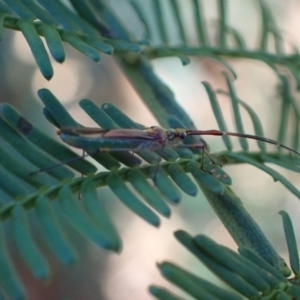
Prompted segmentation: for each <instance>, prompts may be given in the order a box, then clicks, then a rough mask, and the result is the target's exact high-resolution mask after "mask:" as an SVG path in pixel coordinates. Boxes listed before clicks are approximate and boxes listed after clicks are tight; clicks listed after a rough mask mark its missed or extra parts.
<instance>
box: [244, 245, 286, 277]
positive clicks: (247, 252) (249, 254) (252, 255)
mask: <svg viewBox="0 0 300 300" xmlns="http://www.w3.org/2000/svg"><path fill="white" fill-rule="evenodd" d="M238 251H239V253H240V254H241V255H242V256H244V257H245V258H247V259H248V260H250V261H252V262H253V263H254V264H256V265H257V266H259V267H260V268H262V269H264V270H266V271H267V272H268V273H270V274H272V276H274V277H276V278H277V280H278V283H279V282H285V281H286V278H285V277H284V276H283V275H282V274H281V273H280V272H279V271H278V270H276V269H275V268H274V267H273V266H272V265H270V264H269V263H267V262H266V261H265V260H264V259H263V258H261V257H260V256H259V255H258V254H257V253H256V252H254V251H253V250H251V249H249V248H245V247H240V248H239V249H238Z"/></svg>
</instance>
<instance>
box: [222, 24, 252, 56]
mask: <svg viewBox="0 0 300 300" xmlns="http://www.w3.org/2000/svg"><path fill="white" fill-rule="evenodd" d="M226 32H227V34H231V36H232V37H233V39H234V41H235V44H236V48H237V49H241V50H246V49H247V46H246V43H245V41H244V39H243V36H242V35H241V34H240V33H239V32H238V31H237V30H236V29H235V28H233V27H231V26H228V25H226Z"/></svg>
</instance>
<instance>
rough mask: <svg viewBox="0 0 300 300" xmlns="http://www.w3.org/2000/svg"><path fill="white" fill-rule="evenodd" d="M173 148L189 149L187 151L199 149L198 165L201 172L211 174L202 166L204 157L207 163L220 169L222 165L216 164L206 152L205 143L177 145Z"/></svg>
mask: <svg viewBox="0 0 300 300" xmlns="http://www.w3.org/2000/svg"><path fill="white" fill-rule="evenodd" d="M175 148H189V149H200V150H201V164H200V168H201V170H203V171H205V172H207V173H210V174H212V173H211V172H210V171H209V170H207V169H206V168H205V166H204V161H205V156H207V157H208V159H209V161H210V162H211V163H212V164H214V165H217V166H220V167H222V165H221V164H220V163H218V162H216V161H215V160H214V159H213V158H212V157H211V155H209V153H208V151H207V145H206V143H205V142H202V141H201V142H199V143H195V144H177V145H176V146H175Z"/></svg>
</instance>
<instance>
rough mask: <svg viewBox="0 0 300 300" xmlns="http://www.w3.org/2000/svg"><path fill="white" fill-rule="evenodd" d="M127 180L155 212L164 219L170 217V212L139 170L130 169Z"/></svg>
mask: <svg viewBox="0 0 300 300" xmlns="http://www.w3.org/2000/svg"><path fill="white" fill-rule="evenodd" d="M128 180H129V182H130V183H131V184H132V186H133V187H134V188H135V190H136V191H137V192H138V193H139V194H140V195H141V196H142V198H143V199H144V200H145V201H146V202H147V203H148V204H149V205H150V206H151V207H152V208H153V209H155V210H156V211H157V212H159V213H160V214H162V215H163V216H165V217H169V216H170V215H171V210H170V208H169V206H168V205H167V204H166V203H165V201H164V200H163V199H162V198H161V196H160V195H159V194H158V193H157V192H156V190H155V189H153V186H151V185H150V184H149V183H148V182H147V179H146V177H145V176H144V174H143V173H142V172H141V171H140V170H139V169H132V170H131V171H130V172H129V173H128Z"/></svg>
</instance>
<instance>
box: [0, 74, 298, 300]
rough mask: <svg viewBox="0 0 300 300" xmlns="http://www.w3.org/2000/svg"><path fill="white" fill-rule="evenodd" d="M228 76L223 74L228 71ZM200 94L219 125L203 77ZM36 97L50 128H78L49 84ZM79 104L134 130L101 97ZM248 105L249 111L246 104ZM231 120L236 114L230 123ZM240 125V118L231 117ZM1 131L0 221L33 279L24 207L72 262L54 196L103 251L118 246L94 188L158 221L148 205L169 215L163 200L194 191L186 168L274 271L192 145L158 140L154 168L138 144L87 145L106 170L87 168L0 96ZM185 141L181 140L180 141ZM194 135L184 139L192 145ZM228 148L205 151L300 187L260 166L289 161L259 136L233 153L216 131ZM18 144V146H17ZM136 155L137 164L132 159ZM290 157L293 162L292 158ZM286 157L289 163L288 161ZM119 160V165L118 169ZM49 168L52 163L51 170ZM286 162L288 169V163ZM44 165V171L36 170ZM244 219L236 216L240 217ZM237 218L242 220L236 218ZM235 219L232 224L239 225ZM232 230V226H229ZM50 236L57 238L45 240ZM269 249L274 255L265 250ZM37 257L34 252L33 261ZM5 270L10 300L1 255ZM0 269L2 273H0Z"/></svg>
mask: <svg viewBox="0 0 300 300" xmlns="http://www.w3.org/2000/svg"><path fill="white" fill-rule="evenodd" d="M227 79H229V77H227ZM204 86H205V88H206V90H207V92H208V95H209V98H210V101H211V105H212V108H213V111H214V113H215V116H216V118H217V121H218V123H219V126H220V128H221V129H222V130H226V124H225V121H224V118H223V117H222V112H221V110H220V108H219V106H218V102H217V98H216V94H215V93H214V91H213V90H212V89H211V87H210V86H209V84H208V83H204ZM228 87H229V93H228V94H229V95H230V98H231V101H232V103H233V105H236V108H235V118H236V119H238V120H241V119H240V118H239V109H238V107H239V104H240V102H238V101H237V97H236V96H235V93H234V88H233V85H232V83H231V81H230V80H228ZM39 97H40V98H41V100H42V101H43V103H44V105H45V108H44V110H43V113H44V115H45V117H46V118H47V119H48V120H49V121H50V122H51V123H52V124H54V125H55V126H57V127H59V128H60V127H68V126H81V124H79V123H78V122H77V121H75V120H74V119H73V118H72V117H71V116H70V115H69V113H68V112H67V111H66V110H65V109H64V107H63V106H62V105H61V104H60V102H59V101H58V100H57V99H56V98H55V96H54V95H53V94H51V93H50V92H49V91H48V90H46V89H43V90H40V91H39ZM80 106H81V108H82V109H83V110H84V111H85V112H86V113H87V114H88V115H89V116H90V117H91V118H92V119H93V120H94V121H95V122H96V123H97V124H99V126H101V127H102V128H109V129H114V128H120V127H121V128H141V127H142V126H141V125H140V124H137V123H135V122H134V121H132V120H131V119H129V118H128V117H127V116H126V115H124V114H123V113H122V112H121V111H119V110H118V109H117V108H116V107H114V106H112V105H110V104H104V105H103V106H102V107H101V108H99V107H97V106H96V105H95V104H94V103H93V102H92V101H90V100H88V99H84V100H82V101H81V102H80ZM248 111H249V112H250V111H251V110H250V109H249V108H248ZM251 114H252V120H253V122H254V127H255V128H257V129H256V130H258V128H261V125H260V123H259V122H258V120H259V119H258V117H257V116H256V115H255V114H254V112H253V111H251ZM169 123H170V126H171V127H181V125H182V124H181V123H180V121H179V120H178V119H176V118H175V117H173V116H171V117H170V118H169ZM237 123H238V122H237ZM239 126H240V128H239V129H240V130H241V126H242V125H241V123H240V124H239ZM0 132H1V141H2V145H3V146H2V147H1V149H0V150H1V155H0V160H1V165H2V168H1V178H2V180H1V182H0V188H1V190H0V192H1V195H2V197H1V199H2V204H1V210H0V216H1V219H2V220H6V219H9V222H11V224H12V236H13V239H14V240H15V243H16V245H17V248H18V250H19V252H20V255H21V256H22V258H23V259H24V261H25V262H26V263H27V265H28V267H29V268H30V270H31V271H32V272H33V274H34V275H35V276H36V277H37V278H40V279H42V278H46V277H48V276H49V272H50V270H49V268H48V265H47V263H46V260H45V258H44V256H43V254H42V253H41V252H40V250H39V249H38V247H37V246H36V244H35V242H34V241H33V239H32V237H31V234H30V229H29V226H28V220H27V214H26V211H27V210H29V209H34V211H35V212H36V215H37V217H38V220H39V222H40V225H41V228H42V230H43V232H44V236H45V238H46V240H47V242H48V245H49V248H50V249H51V250H52V251H53V252H54V253H55V255H56V256H57V257H58V259H60V261H61V262H63V263H70V262H72V261H74V259H75V254H74V249H73V248H72V246H71V245H70V243H69V242H68V240H67V239H66V237H65V235H64V232H63V229H62V228H61V227H60V225H59V223H58V221H57V216H56V213H57V212H56V211H55V210H54V209H53V208H52V204H51V202H52V201H53V200H58V202H59V204H60V207H61V211H62V212H63V214H64V216H65V217H66V218H67V219H68V220H69V221H70V223H71V224H72V225H73V226H74V227H75V229H76V230H78V231H79V232H80V233H82V234H83V235H84V236H85V237H87V238H88V239H90V240H91V241H93V242H94V243H96V244H97V245H99V246H100V247H103V248H105V249H108V250H112V251H118V250H119V249H120V248H121V239H120V237H119V235H118V232H117V231H116V229H115V226H114V225H113V222H112V220H111V219H110V217H109V216H108V215H107V213H106V211H105V208H104V207H103V206H102V204H101V200H100V201H99V199H98V195H97V191H96V188H97V187H98V188H101V187H102V186H108V187H109V188H110V189H111V190H112V191H113V193H114V194H115V195H116V196H117V197H118V198H119V200H120V201H122V202H123V203H124V204H125V205H126V206H127V207H128V208H129V209H131V210H132V211H133V212H134V213H135V214H137V215H138V216H140V217H141V218H143V219H144V220H145V221H146V222H148V223H149V224H151V225H154V226H159V223H160V220H159V217H158V215H157V213H159V214H161V215H162V216H165V217H169V216H170V213H171V212H170V208H169V206H168V201H170V202H172V203H178V202H179V201H180V198H181V192H180V190H181V191H183V192H184V193H187V194H189V195H192V196H195V195H196V194H197V190H198V189H197V185H196V184H195V183H194V182H193V181H192V180H191V178H190V177H189V176H188V175H187V174H186V173H191V175H192V176H193V178H194V180H195V181H196V183H197V184H198V185H199V186H200V188H201V189H202V191H203V192H204V194H206V196H207V198H208V200H209V201H210V204H211V205H212V206H213V207H214V209H215V210H216V212H217V213H218V212H219V216H220V218H221V220H222V222H223V223H224V225H225V226H226V228H227V229H228V230H229V232H230V233H231V234H232V236H233V237H234V239H235V241H236V242H237V244H238V245H239V246H248V247H249V248H251V249H253V250H254V251H256V252H257V253H259V255H261V256H262V257H264V259H266V260H267V261H268V262H269V263H270V264H272V265H273V266H275V267H276V268H277V269H281V266H279V264H280V262H279V258H278V256H277V254H276V252H275V251H274V250H273V248H272V246H271V245H269V244H268V242H267V243H266V244H265V245H263V244H262V242H261V240H260V239H258V240H259V244H257V245H256V246H255V245H254V244H253V243H252V242H251V243H250V242H249V244H247V242H245V240H247V238H245V232H246V236H247V235H249V236H252V237H253V236H261V235H263V234H262V232H261V231H260V229H259V227H258V226H257V225H256V224H255V222H254V221H253V220H252V218H251V217H250V216H249V215H248V213H247V212H246V211H245V210H244V208H243V207H242V206H241V205H238V207H239V208H238V210H232V207H231V205H229V206H228V207H226V205H225V206H224V207H221V206H220V203H229V204H230V203H231V201H233V202H235V203H236V204H238V203H239V202H240V200H239V199H238V198H236V197H234V196H233V195H232V194H231V192H230V190H229V189H228V187H227V186H228V185H230V184H231V179H230V177H229V176H228V175H227V174H226V173H225V172H224V170H223V169H222V168H220V167H219V166H217V165H213V164H212V163H211V161H210V160H209V159H208V158H205V163H204V167H205V169H206V170H207V171H209V172H210V173H208V172H206V171H203V170H201V168H200V162H201V155H200V153H199V149H189V148H179V149H177V150H174V149H175V148H174V149H171V148H166V149H165V150H164V151H163V153H162V154H161V156H162V158H163V160H164V162H162V163H160V165H159V168H158V171H157V162H158V160H159V155H160V152H153V151H147V150H140V151H137V153H135V154H133V153H130V152H125V151H121V152H110V153H96V154H95V153H91V156H92V157H93V158H94V159H95V161H96V162H98V163H100V164H102V165H103V166H104V167H105V168H106V169H108V170H109V171H107V172H100V173H96V174H95V172H96V170H97V169H96V168H95V166H94V165H92V164H91V163H90V162H88V161H85V160H84V159H78V158H79V157H78V156H77V155H76V154H75V153H73V152H72V151H71V150H70V149H69V148H67V147H65V146H64V145H62V144H61V143H59V142H57V141H55V140H52V139H50V138H49V137H48V136H46V135H45V134H44V133H42V132H41V131H40V130H39V129H38V128H36V127H35V126H34V125H32V124H31V123H30V122H29V121H27V120H26V119H24V118H23V117H22V116H21V115H20V113H19V112H18V111H16V110H15V109H14V108H13V107H12V106H10V105H8V104H2V105H1V118H0ZM189 142H190V141H187V143H189ZM194 142H195V141H192V143H194ZM224 142H225V145H226V146H227V147H228V149H229V150H228V151H223V152H222V153H219V154H218V153H216V154H211V155H212V157H215V158H217V159H218V160H220V161H222V163H224V164H227V163H241V162H242V163H244V162H246V163H250V164H253V165H255V166H257V167H258V168H261V169H262V170H264V171H265V172H267V173H268V174H270V175H271V176H273V178H274V179H275V180H279V181H280V182H281V183H283V184H284V185H285V186H286V187H287V188H288V189H289V190H290V191H291V192H293V193H294V194H296V195H297V196H298V197H299V191H298V190H297V189H296V188H295V187H294V186H293V185H292V184H291V183H290V182H289V181H288V180H286V179H285V178H284V177H283V176H282V175H280V174H279V173H277V172H275V171H274V170H272V169H271V168H270V167H267V166H265V165H264V162H270V160H271V159H273V161H272V162H273V163H276V164H278V165H281V166H284V167H286V168H291V167H290V165H291V162H290V161H288V155H286V154H283V153H281V152H278V153H272V152H267V151H266V149H265V148H264V146H263V145H262V144H261V143H259V147H261V150H262V151H261V152H259V153H255V152H254V153H253V152H251V151H249V149H248V146H247V143H246V142H245V141H244V140H240V143H241V146H242V147H243V148H244V149H243V151H242V152H233V151H232V146H231V143H230V140H229V139H228V137H225V139H224ZM20 149H21V151H20ZM142 160H143V161H145V162H146V164H141V163H142ZM60 161H62V162H66V164H67V165H68V166H69V167H71V168H73V169H74V170H76V171H77V172H79V173H81V174H85V175H86V177H74V175H75V174H74V172H72V171H70V169H68V168H67V167H65V166H64V165H57V164H59V162H60ZM296 161H299V160H297V159H296ZM293 163H294V164H295V161H293ZM121 164H123V165H125V166H126V167H121ZM51 166H55V168H51ZM291 169H292V168H291ZM38 170H45V171H44V172H41V173H39V172H37V171H38ZM154 172H157V175H156V183H155V187H154V186H153V185H152V184H150V183H149V181H148V180H147V178H153V174H154ZM126 182H129V183H130V185H131V186H132V188H134V189H135V190H136V191H137V192H138V194H139V195H140V198H137V197H136V196H135V195H134V194H133V193H132V192H131V190H130V189H129V187H128V186H127V184H126ZM78 193H80V194H81V197H82V199H83V203H84V209H83V210H82V209H81V208H80V207H79V205H78V199H76V196H74V195H76V194H78ZM245 218H246V219H247V220H248V221H249V222H243V221H242V219H245ZM243 223H245V224H244V225H243V226H241V224H243ZM238 224H239V225H238ZM236 228H239V230H237V229H236ZM1 237H2V238H3V241H2V242H1V245H2V249H1V251H2V253H1V254H0V255H2V256H3V257H2V259H3V261H4V260H6V258H7V257H8V254H7V251H6V248H5V240H4V236H3V234H2V235H1ZM54 241H56V242H54ZM272 253H273V254H272ZM37 258H38V259H37ZM5 265H6V268H7V269H9V270H10V271H9V274H10V276H7V275H5V276H4V277H5V278H4V277H1V278H0V282H1V286H2V288H3V289H4V291H5V292H6V293H7V294H8V295H10V296H11V297H12V299H15V297H14V296H13V295H14V293H17V292H19V293H22V288H21V283H20V282H19V281H18V279H17V275H16V274H15V271H14V270H13V267H12V265H11V263H10V261H9V260H7V261H6V263H5ZM0 276H1V273H0Z"/></svg>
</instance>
